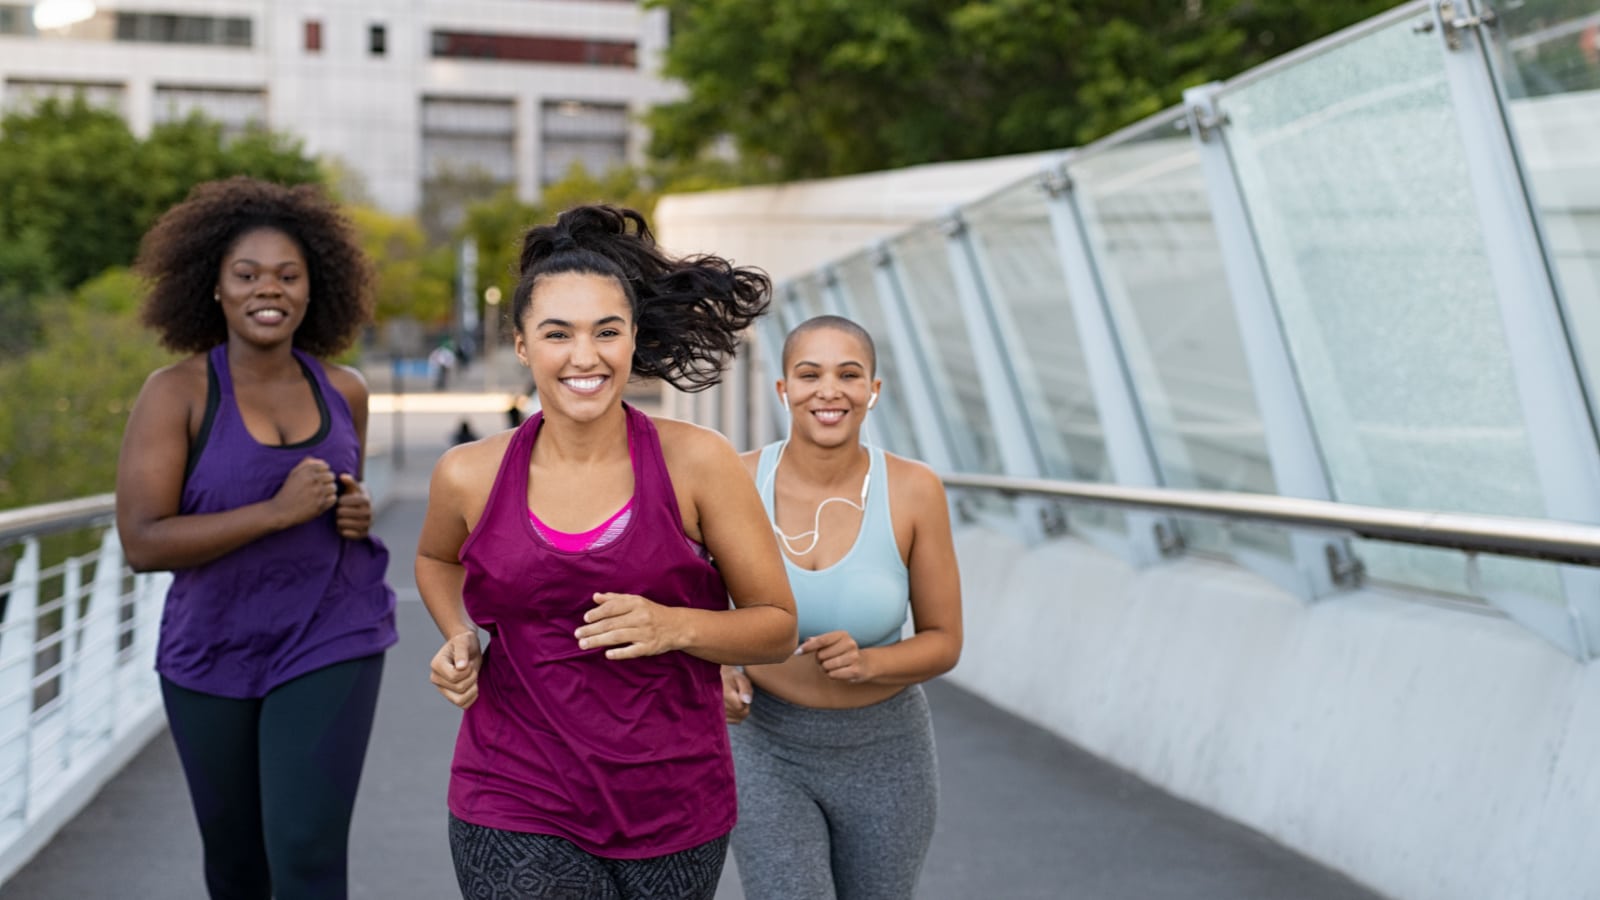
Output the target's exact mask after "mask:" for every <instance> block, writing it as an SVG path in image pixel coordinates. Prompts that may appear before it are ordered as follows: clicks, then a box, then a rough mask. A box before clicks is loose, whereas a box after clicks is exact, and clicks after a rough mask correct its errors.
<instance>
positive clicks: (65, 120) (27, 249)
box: [0, 97, 321, 295]
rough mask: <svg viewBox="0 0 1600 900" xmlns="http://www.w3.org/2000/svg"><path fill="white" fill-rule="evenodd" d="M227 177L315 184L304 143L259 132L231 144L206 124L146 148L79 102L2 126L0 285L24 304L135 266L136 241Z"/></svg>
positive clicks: (163, 134) (39, 109)
mask: <svg viewBox="0 0 1600 900" xmlns="http://www.w3.org/2000/svg"><path fill="white" fill-rule="evenodd" d="M230 175H254V176H256V177H259V178H266V179H269V180H273V181H278V182H282V183H298V182H318V181H320V180H321V173H320V172H319V171H318V169H317V166H316V163H315V161H314V160H312V159H310V158H309V157H307V156H306V155H305V154H304V153H303V152H302V150H301V148H300V145H299V143H298V142H297V141H295V140H293V139H291V138H287V137H284V136H282V135H278V134H274V133H272V132H268V131H265V130H261V129H250V130H247V131H245V132H244V133H243V134H240V135H238V136H235V137H232V138H230V139H226V140H225V139H224V137H223V132H222V128H221V126H219V125H217V124H216V123H214V122H208V121H206V120H204V119H201V118H199V117H193V118H189V119H186V120H183V121H179V122H171V123H166V124H163V125H160V126H157V127H156V128H155V129H154V130H153V131H152V132H151V134H150V137H149V138H147V139H145V140H142V141H141V140H139V139H138V138H137V137H135V136H134V135H133V133H132V132H131V131H129V130H128V126H127V124H126V123H124V122H123V121H122V119H121V118H120V117H118V116H117V115H116V114H115V113H113V112H111V111H109V110H104V109H98V108H96V107H93V106H90V105H89V104H88V103H87V102H85V101H84V100H83V98H82V97H77V98H75V99H73V100H71V101H61V100H54V99H51V100H46V101H44V102H42V103H40V104H39V105H38V106H36V107H34V108H33V109H31V110H28V111H25V112H13V113H9V114H7V115H6V116H5V117H4V118H3V119H0V246H6V247H8V248H10V249H8V250H7V251H3V252H0V285H14V286H18V290H19V291H20V292H21V293H23V294H25V295H38V294H39V293H41V292H42V291H45V290H49V289H51V288H56V289H67V290H70V289H72V288H75V287H77V286H78V285H80V284H82V283H84V282H85V281H87V280H88V279H90V278H93V277H94V276H96V275H98V274H99V273H100V272H102V271H104V270H105V269H107V268H108V267H111V266H123V265H128V264H130V263H131V262H132V261H133V258H134V256H135V254H136V253H137V252H138V248H139V238H140V237H141V236H142V235H143V234H144V232H145V231H146V230H147V229H148V228H149V227H150V225H151V224H152V223H153V222H154V221H155V219H156V217H157V216H159V215H160V214H161V212H162V211H163V210H165V209H166V208H167V207H169V206H171V205H172V204H173V203H176V202H178V201H179V200H181V199H183V197H184V196H185V195H186V194H188V192H189V189H190V188H191V187H193V186H194V185H195V184H197V183H199V182H201V181H206V180H210V179H213V178H225V177H228V176H230Z"/></svg>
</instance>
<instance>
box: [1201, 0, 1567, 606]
mask: <svg viewBox="0 0 1600 900" xmlns="http://www.w3.org/2000/svg"><path fill="white" fill-rule="evenodd" d="M1412 24H1413V23H1412V22H1411V21H1409V20H1400V21H1397V22H1396V23H1394V24H1392V25H1387V26H1385V27H1382V28H1380V29H1377V30H1374V31H1372V32H1370V33H1368V34H1365V35H1364V36H1362V37H1360V38H1358V39H1356V40H1353V41H1351V42H1349V43H1346V44H1343V45H1340V46H1336V47H1333V48H1330V49H1329V50H1327V51H1326V52H1324V53H1321V54H1319V55H1318V56H1316V57H1314V58H1311V59H1308V60H1305V61H1302V62H1300V63H1299V64H1297V65H1294V66H1288V67H1284V68H1281V69H1275V70H1272V71H1269V72H1267V73H1264V74H1263V75H1261V76H1260V77H1257V78H1254V79H1250V80H1246V81H1244V82H1243V83H1241V84H1240V85H1239V86H1238V87H1235V88H1232V89H1229V90H1227V91H1225V92H1224V93H1223V94H1222V96H1221V107H1222V111H1223V113H1224V114H1225V115H1226V116H1227V119H1228V122H1229V124H1228V125H1227V126H1226V132H1225V133H1226V136H1227V141H1228V146H1229V150H1230V154H1231V156H1232V160H1233V165H1234V167H1235V169H1236V172H1237V175H1238V179H1239V182H1240V185H1241V190H1242V192H1243V194H1244V199H1245V202H1246V204H1247V207H1248V210H1249V214H1250V217H1251V220H1252V224H1253V226H1254V230H1255V236H1256V240H1257V242H1258V245H1259V248H1260V252H1261V257H1262V261H1263V265H1264V266H1265V270H1266V273H1267V276H1268V279H1269V282H1270V284H1271V290H1272V292H1273V295H1274V299H1275V301H1276V303H1277V306H1278V312H1279V319H1280V324H1281V325H1282V327H1283V329H1284V334H1285V336H1286V338H1287V341H1288V344H1289V346H1290V350H1291V353H1292V355H1293V357H1294V364H1295V366H1296V369H1297V374H1298V377H1299V382H1300V387H1301V389H1302V391H1303V392H1304V394H1305V396H1306V403H1307V408H1308V410H1309V412H1310V414H1311V418H1312V421H1313V426H1314V428H1315V431H1316V433H1317V437H1318V441H1319V444H1320V446H1321V449H1322V453H1323V457H1324V461H1325V464H1326V466H1327V468H1328V472H1329V475H1330V478H1331V480H1332V483H1333V489H1334V493H1335V495H1336V498H1337V499H1339V500H1343V501H1347V502H1352V503H1363V504H1370V505H1374V506H1393V507H1401V508H1406V509H1445V510H1457V511H1462V512H1482V513H1499V514H1505V515H1518V516H1535V517H1537V516H1542V515H1544V512H1545V510H1544V505H1543V502H1542V499H1541V495H1540V491H1539V487H1538V484H1537V482H1536V476H1535V472H1534V468H1533V461H1532V458H1531V454H1530V452H1529V448H1528V435H1527V431H1526V428H1525V426H1524V423H1523V420H1522V415H1521V412H1520V407H1519V403H1518V398H1517V394H1516V391H1515V388H1514V384H1513V380H1512V370H1511V364H1510V360H1509V355H1508V352H1507V348H1506V342H1505V336H1504V333H1503V331H1502V328H1501V324H1500V315H1499V311H1498V308H1497V304H1496V298H1495V295H1494V290H1493V282H1492V280H1491V278H1490V275H1489V270H1488V264H1487V261H1486V259H1485V253H1484V242H1483V237H1482V233H1481V230H1480V228H1479V225H1478V221H1477V218H1476V216H1477V212H1476V209H1475V205H1474V202H1473V198H1472V195H1471V193H1470V187H1469V185H1470V182H1469V179H1468V176H1467V168H1466V164H1465V159H1464V153H1463V149H1462V146H1461V137H1460V131H1459V130H1458V128H1457V124H1456V119H1455V114H1454V111H1453V110H1452V108H1451V105H1450V93H1449V89H1448V85H1447V84H1446V81H1445V74H1444V61H1443V59H1442V57H1441V54H1442V53H1444V52H1445V51H1444V50H1443V47H1442V44H1441V43H1440V42H1439V41H1438V40H1425V39H1423V38H1422V37H1421V36H1419V35H1418V34H1416V33H1415V32H1414V31H1413V29H1412ZM1360 554H1361V556H1362V558H1363V560H1364V562H1365V564H1366V566H1367V571H1368V573H1369V574H1370V576H1371V577H1374V578H1377V579H1380V580H1393V581H1396V582H1400V583H1404V584H1409V585H1416V586H1421V587H1425V588H1430V589H1436V590H1443V591H1448V592H1450V593H1455V594H1467V595H1472V594H1478V593H1479V591H1477V590H1473V589H1472V588H1473V587H1481V588H1482V589H1483V592H1484V595H1486V596H1490V597H1493V596H1495V595H1496V594H1500V595H1502V596H1508V595H1513V594H1514V595H1517V597H1518V599H1519V600H1532V601H1535V602H1546V603H1549V602H1559V600H1560V598H1561V592H1560V587H1559V583H1558V581H1557V578H1556V575H1555V572H1554V570H1553V569H1552V568H1551V567H1548V566H1542V567H1541V566H1535V565H1531V564H1526V563H1519V562H1515V561H1492V560H1487V559H1486V560H1484V561H1483V563H1482V567H1481V573H1480V574H1481V576H1482V581H1481V582H1480V583H1478V584H1475V585H1472V586H1469V584H1468V580H1469V577H1468V572H1467V569H1466V567H1465V566H1463V565H1462V564H1461V559H1460V557H1455V556H1445V555H1441V554H1436V553H1429V552H1426V551H1417V550H1412V549H1408V548H1403V547H1399V546H1392V545H1383V544H1371V543H1363V544H1362V546H1361V548H1360Z"/></svg>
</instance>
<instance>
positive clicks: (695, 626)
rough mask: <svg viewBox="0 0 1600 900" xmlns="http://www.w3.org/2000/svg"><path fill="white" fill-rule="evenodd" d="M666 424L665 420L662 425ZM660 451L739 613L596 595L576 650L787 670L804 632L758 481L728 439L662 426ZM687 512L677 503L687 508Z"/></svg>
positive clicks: (692, 530) (681, 425)
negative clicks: (672, 654)
mask: <svg viewBox="0 0 1600 900" xmlns="http://www.w3.org/2000/svg"><path fill="white" fill-rule="evenodd" d="M658 421H661V420H658ZM661 425H662V426H663V427H661V428H660V429H659V431H660V434H661V441H662V450H663V452H664V453H665V455H666V457H667V465H668V469H669V470H670V473H671V475H672V479H673V482H674V484H675V485H679V486H681V487H682V488H687V489H688V490H687V491H686V493H688V494H689V495H690V497H691V498H692V500H693V521H689V519H688V515H687V510H684V512H685V513H686V516H685V523H684V524H685V527H686V530H688V531H689V533H690V537H694V536H695V533H696V532H698V534H699V537H700V541H701V543H703V544H705V546H706V549H707V550H709V551H711V558H712V559H714V560H715V561H716V565H717V570H718V571H719V572H721V573H722V578H723V581H725V582H726V583H727V585H728V594H729V596H730V597H731V598H732V599H733V607H734V608H733V609H724V610H705V609H690V608H687V607H682V606H664V605H662V604H659V603H655V602H653V601H652V600H650V599H648V598H645V597H640V596H638V595H635V594H597V595H595V598H594V599H595V603H596V607H595V609H593V610H590V611H589V613H588V615H586V616H585V621H587V622H588V623H589V624H587V625H584V626H583V627H582V628H580V629H578V632H577V637H578V639H579V645H580V646H582V647H584V648H589V647H609V648H611V649H609V650H607V651H606V656H607V657H608V658H610V659H628V658H631V657H636V656H651V655H654V654H657V653H666V652H668V651H671V650H682V651H683V652H685V653H688V654H689V655H691V656H698V657H700V658H701V659H704V660H707V661H709V662H714V663H721V664H722V665H728V666H737V665H758V664H762V663H775V662H783V661H784V660H785V659H788V658H789V656H790V655H791V654H792V653H794V647H795V640H796V635H797V630H796V629H797V624H796V619H795V612H794V594H793V592H791V591H790V589H789V575H788V573H787V572H785V571H784V568H783V557H782V556H780V555H778V541H777V539H776V538H774V537H773V536H772V528H771V526H770V525H769V524H768V522H767V513H766V510H765V509H763V508H762V506H761V498H760V496H759V495H757V494H756V487H755V482H753V481H752V480H751V479H750V476H749V475H748V474H746V473H745V469H744V464H743V463H741V462H740V461H739V455H738V454H737V453H735V452H734V449H733V445H732V444H729V443H728V439H727V438H725V437H723V436H722V435H720V434H718V433H716V432H714V431H711V430H710V429H705V428H699V427H697V426H693V425H687V424H685V423H681V422H670V421H661ZM682 509H683V506H682V504H680V510H682Z"/></svg>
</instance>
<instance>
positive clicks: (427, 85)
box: [0, 0, 678, 213]
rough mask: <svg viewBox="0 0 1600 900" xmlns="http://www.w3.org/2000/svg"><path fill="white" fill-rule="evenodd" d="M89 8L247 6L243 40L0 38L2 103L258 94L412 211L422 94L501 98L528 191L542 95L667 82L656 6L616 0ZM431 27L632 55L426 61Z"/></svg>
mask: <svg viewBox="0 0 1600 900" xmlns="http://www.w3.org/2000/svg"><path fill="white" fill-rule="evenodd" d="M99 6H100V7H101V8H102V9H104V10H109V11H111V12H116V11H127V12H148V13H179V14H194V15H208V16H243V17H248V18H250V19H251V20H252V22H253V46H251V47H249V48H242V47H240V48H236V47H203V46H191V45H179V44H152V43H130V42H118V41H111V40H92V39H77V38H74V37H72V36H70V34H69V35H68V36H13V35H0V106H3V105H4V104H5V102H6V98H5V91H6V84H7V83H12V82H18V81H43V82H61V83H78V84H85V83H89V84H108V85H121V86H122V87H123V102H122V104H121V111H122V112H123V114H124V115H125V116H126V117H127V118H128V120H129V122H130V124H131V125H132V127H133V128H134V130H135V132H136V133H139V134H147V133H148V132H149V130H150V128H151V126H152V124H153V123H154V121H155V109H154V106H155V99H154V98H155V91H156V87H157V86H158V85H175V86H184V87H200V88H232V89H239V90H255V91H261V92H263V93H264V94H265V97H266V104H265V105H266V108H267V116H268V121H267V122H266V124H267V125H268V126H269V127H271V128H273V129H274V130H278V131H284V132H288V133H291V134H294V135H296V136H298V137H300V138H301V139H302V140H304V142H305V146H306V149H307V150H308V151H309V152H310V153H312V154H316V155H328V156H333V157H337V158H338V159H339V160H341V161H342V162H343V163H344V164H345V165H347V166H348V167H349V168H351V169H353V170H354V171H356V172H358V173H360V174H361V175H362V176H363V177H364V178H365V180H366V182H367V187H368V188H369V190H370V191H371V193H372V195H373V198H374V199H375V200H376V201H377V203H378V204H379V205H380V206H382V207H384V208H385V209H388V210H390V211H392V212H401V213H409V212H412V211H414V210H415V208H416V206H417V204H418V201H419V199H420V190H421V181H422V174H423V173H422V172H421V162H422V154H421V146H422V140H421V131H420V124H421V122H420V120H421V116H420V110H421V106H422V101H423V99H424V98H429V97H457V98H480V99H496V100H509V101H512V102H513V103H514V104H515V106H516V115H517V123H518V128H517V146H516V153H517V160H518V166H517V173H518V177H517V183H518V190H519V193H520V194H521V195H522V196H523V197H524V198H525V199H534V198H535V197H537V194H538V191H539V183H538V179H537V175H536V173H537V172H538V157H539V153H540V131H539V121H540V115H541V110H542V108H543V104H544V102H545V101H546V100H552V101H562V100H578V101H583V102H598V103H607V104H621V105H624V106H626V107H627V108H628V109H629V110H630V112H632V113H635V114H637V113H640V112H642V111H644V110H645V109H647V108H648V107H650V106H652V105H654V104H656V103H660V102H662V101H664V100H668V99H671V98H673V97H675V96H677V90H678V89H677V88H675V87H674V86H671V85H668V84H667V83H665V82H663V81H662V80H661V79H660V78H658V77H657V76H656V74H655V72H656V71H657V69H658V67H659V59H660V53H661V50H662V48H663V47H664V46H665V44H666V39H667V22H666V16H665V13H663V12H660V11H647V10H642V9H640V7H639V6H638V4H636V3H627V2H617V0H412V2H407V3H386V4H372V3H363V2H356V0H276V2H267V0H117V2H110V3H101V4H99ZM307 21H317V22H320V23H321V25H322V50H321V51H320V52H319V53H311V52H307V51H306V49H305V46H304V34H305V23H306V22H307ZM372 25H383V26H384V27H385V29H386V38H387V40H386V44H387V46H386V52H385V54H384V55H383V56H374V55H372V54H371V53H369V50H368V33H369V32H368V29H369V27H370V26H372ZM436 28H439V29H448V30H458V31H468V32H493V33H505V34H515V35H538V36H544V37H567V38H580V39H594V40H603V41H622V42H633V43H635V44H636V45H637V48H638V49H637V56H638V59H639V60H640V66H639V67H638V68H619V67H608V66H586V65H571V64H552V63H528V62H511V61H489V60H470V59H436V58H433V57H432V56H431V51H430V41H431V34H432V31H433V30H434V29H436ZM103 30H104V29H102V31H103ZM634 138H635V140H633V141H632V145H631V146H630V147H629V152H630V154H632V155H633V156H634V158H635V159H638V154H639V153H640V152H641V151H642V138H643V133H642V132H635V135H634Z"/></svg>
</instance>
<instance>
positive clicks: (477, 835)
mask: <svg viewBox="0 0 1600 900" xmlns="http://www.w3.org/2000/svg"><path fill="white" fill-rule="evenodd" d="M450 856H451V857H452V858H453V859H454V861H455V865H456V883H457V884H458V885H459V886H460V887H461V896H462V897H464V898H473V900H477V898H480V897H481V898H486V900H487V898H493V900H712V897H714V896H715V895H716V893H717V882H718V881H719V880H720V879H721V878H722V864H723V861H724V860H726V859H727V857H728V838H727V836H723V837H720V838H717V839H715V840H711V841H707V842H706V843H704V844H701V845H699V846H698V847H690V848H689V849H687V850H682V851H679V852H677V853H669V854H667V855H666V856H653V857H650V858H648V859H606V858H604V857H600V856H595V855H593V854H591V853H585V852H584V851H583V850H581V849H579V848H578V847H577V846H576V845H575V844H573V843H572V842H571V841H567V840H564V839H562V838H558V837H553V836H551V835H547V834H525V833H523V832H520V831H501V830H500V829H498V828H485V827H484V826H482V825H473V824H472V823H470V822H463V821H461V820H460V819H458V818H456V817H455V816H453V815H452V816H451V817H450Z"/></svg>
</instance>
